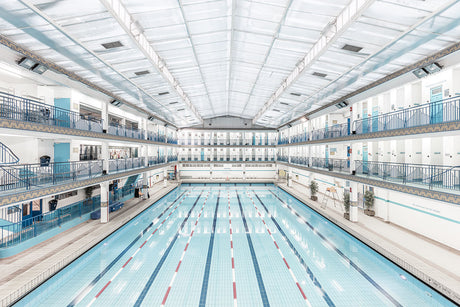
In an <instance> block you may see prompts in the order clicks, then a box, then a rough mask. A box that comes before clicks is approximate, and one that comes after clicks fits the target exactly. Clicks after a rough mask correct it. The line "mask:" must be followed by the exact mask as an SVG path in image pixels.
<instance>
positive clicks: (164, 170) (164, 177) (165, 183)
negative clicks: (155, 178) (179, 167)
mask: <svg viewBox="0 0 460 307" xmlns="http://www.w3.org/2000/svg"><path fill="white" fill-rule="evenodd" d="M167 185H168V172H167V170H166V168H164V169H163V186H164V187H165V188H166V186H167Z"/></svg>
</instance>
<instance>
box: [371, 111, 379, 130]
mask: <svg viewBox="0 0 460 307" xmlns="http://www.w3.org/2000/svg"><path fill="white" fill-rule="evenodd" d="M378 116H379V106H374V107H373V108H372V132H376V131H379V117H378Z"/></svg>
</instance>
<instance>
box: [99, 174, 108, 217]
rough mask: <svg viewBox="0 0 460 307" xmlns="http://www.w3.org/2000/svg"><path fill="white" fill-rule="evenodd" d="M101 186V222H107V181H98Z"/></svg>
mask: <svg viewBox="0 0 460 307" xmlns="http://www.w3.org/2000/svg"><path fill="white" fill-rule="evenodd" d="M100 186H101V223H108V222H109V182H108V181H104V182H101V183H100Z"/></svg>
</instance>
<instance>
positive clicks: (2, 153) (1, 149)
mask: <svg viewBox="0 0 460 307" xmlns="http://www.w3.org/2000/svg"><path fill="white" fill-rule="evenodd" d="M18 162H19V158H18V156H16V155H15V154H14V152H12V151H11V149H10V148H9V147H8V146H6V145H5V144H3V143H2V142H0V165H10V164H17V163H18Z"/></svg>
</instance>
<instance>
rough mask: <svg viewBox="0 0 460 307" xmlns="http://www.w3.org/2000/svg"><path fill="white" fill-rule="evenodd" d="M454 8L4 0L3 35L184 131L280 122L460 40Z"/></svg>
mask: <svg viewBox="0 0 460 307" xmlns="http://www.w3.org/2000/svg"><path fill="white" fill-rule="evenodd" d="M355 9H357V10H356V12H355ZM339 16H340V17H339ZM343 16H345V17H346V18H345V19H341V18H342V17H343ZM458 16H460V3H458V1H453V0H371V1H365V0H353V1H350V0H257V1H250V0H221V1H219V0H215V1H211V0H207V1H206V0H161V1H160V0H156V1H145V0H121V1H120V0H99V1H98V0H78V1H75V0H60V1H57V0H2V1H1V2H0V34H1V35H4V36H6V37H7V38H9V39H10V40H12V41H14V42H16V43H17V44H20V45H21V46H23V47H25V48H27V49H28V50H30V51H32V52H34V53H36V54H38V55H40V56H42V57H44V58H46V59H48V60H51V61H53V62H55V63H56V64H58V65H60V66H63V67H64V68H66V69H67V70H70V71H72V72H75V73H77V74H78V75H79V76H81V77H83V78H85V79H87V80H89V81H91V82H93V83H94V84H97V85H98V86H100V87H102V88H104V89H106V90H108V91H110V92H112V93H114V94H116V95H118V96H120V97H122V98H124V99H126V100H127V101H130V102H131V103H133V104H135V105H137V106H140V107H142V108H145V109H148V110H149V111H150V112H154V113H156V114H158V115H159V116H160V117H163V118H165V119H167V120H169V121H171V122H173V123H175V124H176V125H177V126H179V127H185V126H193V125H196V124H197V123H199V122H201V121H202V120H203V119H209V118H214V117H219V116H226V115H230V116H238V117H242V118H247V119H253V118H255V120H254V122H255V123H257V124H259V125H263V126H268V127H276V126H279V125H281V124H283V123H285V122H287V121H289V120H292V119H293V118H296V117H298V116H300V115H302V114H303V113H306V112H307V111H308V112H311V111H313V110H315V108H318V107H320V106H322V105H324V104H327V103H329V102H331V101H334V100H335V99H338V98H340V97H342V96H344V95H346V94H348V93H350V92H353V91H354V90H357V89H358V88H360V87H363V86H365V85H367V84H369V83H372V82H373V81H376V80H378V79H380V78H382V77H384V76H386V75H388V74H391V73H392V72H395V71H397V70H399V69H401V68H403V67H404V66H407V65H409V64H412V63H414V62H416V61H418V60H420V59H422V58H424V57H426V56H428V55H431V54H433V53H434V52H436V51H438V50H440V49H443V48H446V47H448V46H450V45H452V44H454V43H456V42H458V41H459V40H460V18H458ZM337 20H339V21H337ZM343 20H345V21H344V22H341V21H343ZM114 41H119V42H121V44H122V45H123V46H121V47H117V48H113V49H105V48H104V47H103V46H102V45H101V44H103V43H109V42H114ZM322 42H325V43H324V44H321V43H322ZM346 44H348V45H353V46H357V47H360V48H362V49H361V50H360V51H359V52H353V51H347V50H344V49H342V48H343V46H344V45H346ZM315 45H316V47H315V48H316V49H315V48H313V46H315ZM312 55H315V56H312ZM140 71H148V74H145V75H142V76H137V75H136V74H135V72H140ZM314 72H316V73H320V74H325V76H324V75H323V76H321V75H320V76H315V75H313V73H314ZM164 92H168V94H164V95H159V93H164ZM291 93H295V94H297V95H292V94H291Z"/></svg>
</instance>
